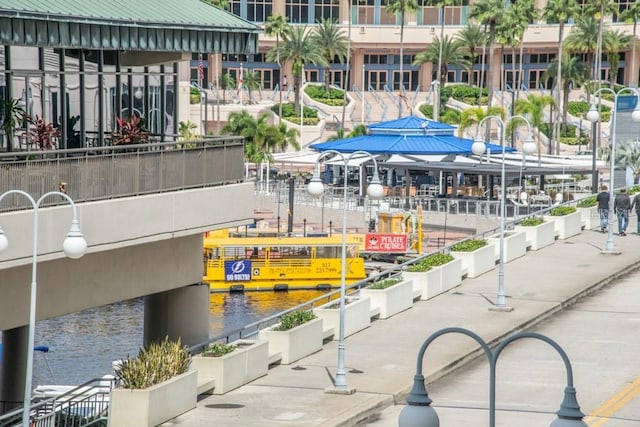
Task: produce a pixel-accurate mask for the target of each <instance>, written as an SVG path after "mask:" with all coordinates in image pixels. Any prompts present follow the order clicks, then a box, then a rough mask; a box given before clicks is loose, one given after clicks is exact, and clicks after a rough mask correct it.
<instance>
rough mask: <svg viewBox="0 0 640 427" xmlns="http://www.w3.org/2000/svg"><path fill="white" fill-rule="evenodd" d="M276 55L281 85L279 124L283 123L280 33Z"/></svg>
mask: <svg viewBox="0 0 640 427" xmlns="http://www.w3.org/2000/svg"><path fill="white" fill-rule="evenodd" d="M276 55H278V59H277V62H278V70H279V74H280V76H279V80H280V84H278V89H280V90H279V91H278V92H280V93H279V96H278V98H279V100H278V102H279V104H278V123H282V64H281V63H280V36H279V34H278V33H276Z"/></svg>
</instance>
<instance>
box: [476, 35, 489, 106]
mask: <svg viewBox="0 0 640 427" xmlns="http://www.w3.org/2000/svg"><path fill="white" fill-rule="evenodd" d="M484 31H485V32H486V31H487V26H486V25H485V26H484ZM486 57H487V44H486V43H483V44H482V62H481V63H480V82H479V86H480V95H478V106H480V99H482V89H483V88H484V72H485V70H484V69H485V66H486V61H487V58H486Z"/></svg>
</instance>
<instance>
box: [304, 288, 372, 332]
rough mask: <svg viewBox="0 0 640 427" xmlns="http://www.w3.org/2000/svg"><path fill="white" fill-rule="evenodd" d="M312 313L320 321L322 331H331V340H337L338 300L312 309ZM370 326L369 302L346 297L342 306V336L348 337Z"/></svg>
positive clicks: (338, 325) (363, 299)
mask: <svg viewBox="0 0 640 427" xmlns="http://www.w3.org/2000/svg"><path fill="white" fill-rule="evenodd" d="M313 313H314V314H315V315H316V316H318V317H319V318H320V319H322V328H323V329H324V331H327V330H328V329H333V340H338V338H339V336H338V335H339V333H338V332H339V329H340V300H335V301H331V302H330V303H328V304H325V305H322V306H320V307H317V308H314V309H313ZM370 325H371V301H370V300H369V299H368V298H354V297H347V298H346V299H345V306H344V336H345V337H348V336H349V335H353V334H355V333H356V332H358V331H361V330H363V329H365V328H368V327H369V326H370Z"/></svg>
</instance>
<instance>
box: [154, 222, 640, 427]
mask: <svg viewBox="0 0 640 427" xmlns="http://www.w3.org/2000/svg"><path fill="white" fill-rule="evenodd" d="M606 238H607V236H606V234H602V233H600V232H596V231H584V232H582V233H581V234H580V235H578V236H575V237H573V238H570V239H568V240H557V241H556V243H555V244H553V245H551V246H548V247H546V248H544V249H542V250H540V251H529V252H527V255H526V256H524V257H522V258H519V259H517V260H514V261H512V262H510V263H508V264H506V265H505V289H506V294H507V304H508V305H509V306H511V307H513V308H514V311H511V312H496V311H490V310H488V308H489V307H490V306H491V301H494V300H495V295H496V290H497V283H498V280H497V268H496V269H494V270H493V271H491V272H489V273H486V274H484V275H482V276H481V277H479V278H475V279H465V280H464V281H463V282H462V285H461V286H459V287H457V288H454V289H453V290H451V291H449V292H448V293H446V294H443V295H440V296H438V297H436V298H434V299H431V300H429V301H417V302H416V303H415V304H414V305H413V307H412V308H411V309H409V310H406V311H404V312H402V313H400V314H398V315H396V316H393V317H391V318H389V319H387V320H376V321H374V322H373V323H372V324H371V326H370V327H369V328H367V329H365V330H364V331H361V332H359V333H357V334H355V335H352V336H350V337H348V338H347V339H346V340H345V355H346V357H345V360H346V367H347V384H348V385H349V387H353V388H355V389H356V390H357V391H356V393H354V394H352V395H335V394H326V393H325V388H327V387H330V386H331V385H332V377H333V375H334V374H335V370H336V364H337V342H335V341H333V342H330V343H328V344H325V345H324V347H323V349H322V351H320V352H318V353H316V354H314V355H311V356H309V357H306V358H304V359H302V360H300V361H299V362H297V363H294V364H292V365H279V366H276V367H274V368H272V369H270V370H269V373H268V374H267V375H266V376H264V377H262V378H260V379H258V380H256V381H254V382H252V383H250V384H248V385H245V386H243V387H240V388H239V389H236V390H233V391H231V392H229V393H227V394H225V395H221V396H206V397H203V398H201V400H200V401H199V402H198V406H197V408H196V409H194V410H192V411H190V412H188V413H186V414H183V415H182V416H180V417H178V418H176V419H174V420H172V421H170V422H167V423H165V424H164V425H166V426H170V425H182V426H190V427H191V426H193V427H196V426H198V427H199V426H205V425H216V426H234V427H251V426H256V427H257V426H261V427H268V426H305V427H306V426H318V427H330V426H353V425H355V424H356V423H358V422H359V421H362V420H363V419H366V418H368V417H370V418H372V419H375V418H376V416H377V414H379V413H381V412H382V411H383V410H384V409H385V408H388V407H390V406H391V405H393V404H394V403H396V402H402V401H403V399H404V397H405V396H406V394H407V393H408V392H409V390H410V388H411V384H412V380H413V374H414V372H415V365H416V357H417V353H418V349H419V347H420V345H421V344H422V343H423V342H424V340H425V339H426V338H427V337H428V336H429V335H430V334H431V333H432V332H434V331H436V330H438V329H441V328H444V327H449V326H459V327H464V328H468V329H471V330H473V331H474V332H476V333H477V334H478V335H480V336H481V337H483V338H484V339H485V340H486V341H487V342H489V343H496V342H498V341H500V340H502V339H503V338H504V337H505V336H507V335H509V334H512V333H514V332H517V331H520V330H523V329H526V328H529V327H531V326H532V325H535V324H537V323H538V322H540V321H542V320H544V319H546V318H548V317H549V316H552V315H553V314H554V313H557V312H558V311H560V310H562V309H563V308H564V307H566V306H568V305H570V304H572V303H574V302H575V301H576V300H577V299H579V298H580V297H581V296H584V295H586V294H588V293H589V292H592V291H594V290H596V289H598V288H600V287H602V286H604V285H606V284H607V283H609V282H611V281H612V280H614V279H615V278H616V277H619V276H620V275H622V274H625V273H626V272H629V271H631V270H633V269H635V268H638V267H640V251H638V250H637V248H638V247H639V246H640V236H638V235H635V234H630V235H628V236H627V237H619V236H615V237H614V238H615V242H616V245H617V246H618V248H619V249H620V250H621V251H622V254H621V255H603V254H601V253H600V248H603V247H604V246H605V242H606ZM438 341H439V344H438V345H435V344H434V345H433V346H432V347H433V348H431V347H430V348H429V351H428V352H427V354H426V357H425V362H424V373H425V376H426V377H427V380H428V381H430V380H433V379H435V378H437V377H440V376H442V375H444V374H445V373H446V372H447V370H448V369H451V368H452V367H454V366H456V365H458V366H459V364H460V363H461V362H466V361H468V360H470V359H472V358H473V357H474V356H475V354H472V353H473V352H474V349H475V345H474V344H475V343H474V342H473V341H472V340H470V339H462V338H461V337H454V336H452V337H441V338H440V339H439V340H438ZM594 357H596V356H595V355H594ZM552 398H554V401H553V402H552V403H553V404H554V405H557V399H555V396H552ZM389 414H394V410H393V409H390V410H388V411H386V412H385V416H386V417H389ZM391 416H394V415H391ZM389 425H397V424H395V423H389Z"/></svg>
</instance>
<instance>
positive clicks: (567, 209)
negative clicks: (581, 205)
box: [545, 206, 582, 240]
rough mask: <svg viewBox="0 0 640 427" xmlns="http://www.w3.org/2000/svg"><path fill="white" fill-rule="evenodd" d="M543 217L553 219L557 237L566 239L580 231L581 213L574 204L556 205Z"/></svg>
mask: <svg viewBox="0 0 640 427" xmlns="http://www.w3.org/2000/svg"><path fill="white" fill-rule="evenodd" d="M545 219H547V220H549V221H553V223H554V228H555V231H556V235H557V236H558V239H561V240H562V239H568V238H569V237H571V236H575V235H576V234H580V232H581V231H582V214H581V213H580V212H578V211H577V208H576V207H575V206H558V207H555V208H553V209H551V210H550V211H549V215H548V216H545Z"/></svg>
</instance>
